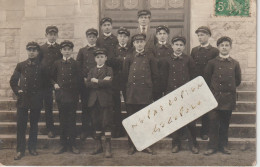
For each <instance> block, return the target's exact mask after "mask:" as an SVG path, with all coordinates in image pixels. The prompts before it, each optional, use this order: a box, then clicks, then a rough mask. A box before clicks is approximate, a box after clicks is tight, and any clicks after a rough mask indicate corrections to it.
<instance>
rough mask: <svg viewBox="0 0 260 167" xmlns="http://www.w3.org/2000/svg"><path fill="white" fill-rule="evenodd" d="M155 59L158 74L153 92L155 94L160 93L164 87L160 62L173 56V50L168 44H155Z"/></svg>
mask: <svg viewBox="0 0 260 167" xmlns="http://www.w3.org/2000/svg"><path fill="white" fill-rule="evenodd" d="M153 53H154V55H155V59H156V61H157V66H158V72H159V82H158V85H156V87H155V90H154V91H156V92H162V91H163V88H164V86H165V85H163V82H162V81H163V79H164V78H163V71H162V70H163V68H162V62H163V60H164V59H165V58H168V57H169V56H170V55H172V54H173V49H172V47H171V45H170V44H168V43H166V44H165V45H161V44H159V43H157V44H156V45H155V48H154V51H153Z"/></svg>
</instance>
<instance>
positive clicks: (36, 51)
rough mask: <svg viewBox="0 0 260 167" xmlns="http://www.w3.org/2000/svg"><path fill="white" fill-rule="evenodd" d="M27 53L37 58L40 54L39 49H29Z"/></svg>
mask: <svg viewBox="0 0 260 167" xmlns="http://www.w3.org/2000/svg"><path fill="white" fill-rule="evenodd" d="M27 54H28V58H29V59H33V58H36V57H37V56H38V54H39V51H38V50H37V49H27Z"/></svg>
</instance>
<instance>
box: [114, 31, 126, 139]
mask: <svg viewBox="0 0 260 167" xmlns="http://www.w3.org/2000/svg"><path fill="white" fill-rule="evenodd" d="M129 36H130V32H129V30H127V29H126V28H124V27H120V28H119V29H118V31H117V39H118V42H119V43H118V44H117V46H116V50H115V57H114V58H113V60H112V65H111V66H112V69H113V80H112V89H113V99H114V109H115V112H114V116H113V118H114V126H115V127H114V128H113V131H112V137H115V138H118V137H122V136H123V134H124V129H123V126H122V114H121V98H120V91H122V94H123V97H124V101H125V100H126V80H127V76H126V73H125V71H124V70H123V69H124V67H125V60H126V55H127V53H128V52H129V51H130V46H129V43H128V41H129ZM125 105H126V104H125ZM126 108H127V107H126Z"/></svg>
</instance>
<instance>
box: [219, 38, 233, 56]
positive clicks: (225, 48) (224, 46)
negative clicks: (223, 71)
mask: <svg viewBox="0 0 260 167" xmlns="http://www.w3.org/2000/svg"><path fill="white" fill-rule="evenodd" d="M218 49H219V52H220V54H222V55H224V56H226V55H228V54H229V52H230V51H231V49H232V46H231V45H230V43H229V42H228V41H224V42H222V43H221V44H219V45H218Z"/></svg>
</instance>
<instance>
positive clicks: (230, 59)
mask: <svg viewBox="0 0 260 167" xmlns="http://www.w3.org/2000/svg"><path fill="white" fill-rule="evenodd" d="M216 59H217V60H219V61H226V60H227V61H232V58H231V57H230V56H229V57H228V58H222V57H220V56H217V57H216Z"/></svg>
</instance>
